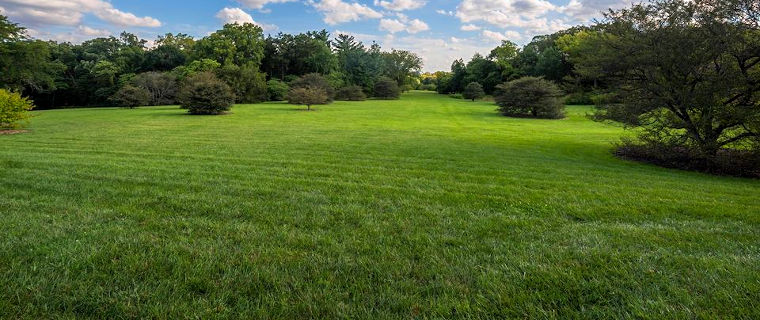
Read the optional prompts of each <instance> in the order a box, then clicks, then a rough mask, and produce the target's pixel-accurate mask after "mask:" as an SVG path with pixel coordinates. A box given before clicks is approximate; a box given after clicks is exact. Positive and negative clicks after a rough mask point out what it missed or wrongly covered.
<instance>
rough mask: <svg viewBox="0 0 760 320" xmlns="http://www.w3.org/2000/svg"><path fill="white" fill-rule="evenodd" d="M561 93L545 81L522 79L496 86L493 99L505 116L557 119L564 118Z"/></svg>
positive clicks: (530, 78)
mask: <svg viewBox="0 0 760 320" xmlns="http://www.w3.org/2000/svg"><path fill="white" fill-rule="evenodd" d="M561 97H562V92H561V91H560V90H559V88H557V86H556V85H555V84H554V83H552V82H550V81H548V80H545V79H541V78H536V77H524V78H520V79H517V80H513V81H510V82H507V83H504V84H500V85H498V86H496V92H495V93H494V99H495V100H496V104H497V105H498V106H499V111H500V112H501V113H502V114H503V115H505V116H516V117H524V116H528V117H533V118H547V119H559V118H563V117H565V113H564V108H565V106H564V104H563V103H562V101H561V100H560V98H561Z"/></svg>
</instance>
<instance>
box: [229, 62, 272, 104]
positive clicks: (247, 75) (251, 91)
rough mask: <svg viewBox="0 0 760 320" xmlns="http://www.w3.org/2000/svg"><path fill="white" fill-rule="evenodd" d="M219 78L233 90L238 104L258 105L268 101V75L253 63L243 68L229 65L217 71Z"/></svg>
mask: <svg viewBox="0 0 760 320" xmlns="http://www.w3.org/2000/svg"><path fill="white" fill-rule="evenodd" d="M216 74H217V76H218V77H219V78H220V79H221V80H222V81H224V82H225V83H227V85H229V86H230V88H232V92H233V93H234V94H235V102H237V103H258V102H262V101H266V100H267V83H266V75H265V74H263V73H261V72H259V69H258V68H257V67H256V66H255V65H254V64H253V63H247V64H244V65H243V66H240V67H239V66H237V65H234V64H228V65H225V66H223V67H221V68H220V69H217V72H216Z"/></svg>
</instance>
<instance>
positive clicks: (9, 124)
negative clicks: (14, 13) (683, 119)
mask: <svg viewBox="0 0 760 320" xmlns="http://www.w3.org/2000/svg"><path fill="white" fill-rule="evenodd" d="M0 32H5V30H3V29H0ZM0 35H1V34H0ZM32 108H34V104H32V102H31V101H30V100H29V99H27V98H25V97H22V96H21V94H20V93H18V92H11V91H8V90H5V89H0V129H16V128H18V127H19V126H20V124H19V122H20V121H22V120H24V119H27V118H29V113H28V111H29V110H32Z"/></svg>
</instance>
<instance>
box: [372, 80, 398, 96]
mask: <svg viewBox="0 0 760 320" xmlns="http://www.w3.org/2000/svg"><path fill="white" fill-rule="evenodd" d="M399 96H401V89H399V87H398V83H396V81H395V80H393V79H391V78H387V77H382V78H380V79H378V80H377V82H375V97H376V98H380V99H398V98H399Z"/></svg>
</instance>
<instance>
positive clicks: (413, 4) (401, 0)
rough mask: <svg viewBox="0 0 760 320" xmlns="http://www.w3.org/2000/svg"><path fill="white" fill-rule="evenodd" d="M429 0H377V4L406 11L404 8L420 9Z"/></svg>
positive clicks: (394, 9) (389, 8)
mask: <svg viewBox="0 0 760 320" xmlns="http://www.w3.org/2000/svg"><path fill="white" fill-rule="evenodd" d="M426 2H427V1H425V0H391V1H380V0H375V5H376V6H381V7H383V8H385V9H388V10H393V11H404V10H414V9H419V8H422V7H424V6H425V4H426Z"/></svg>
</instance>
